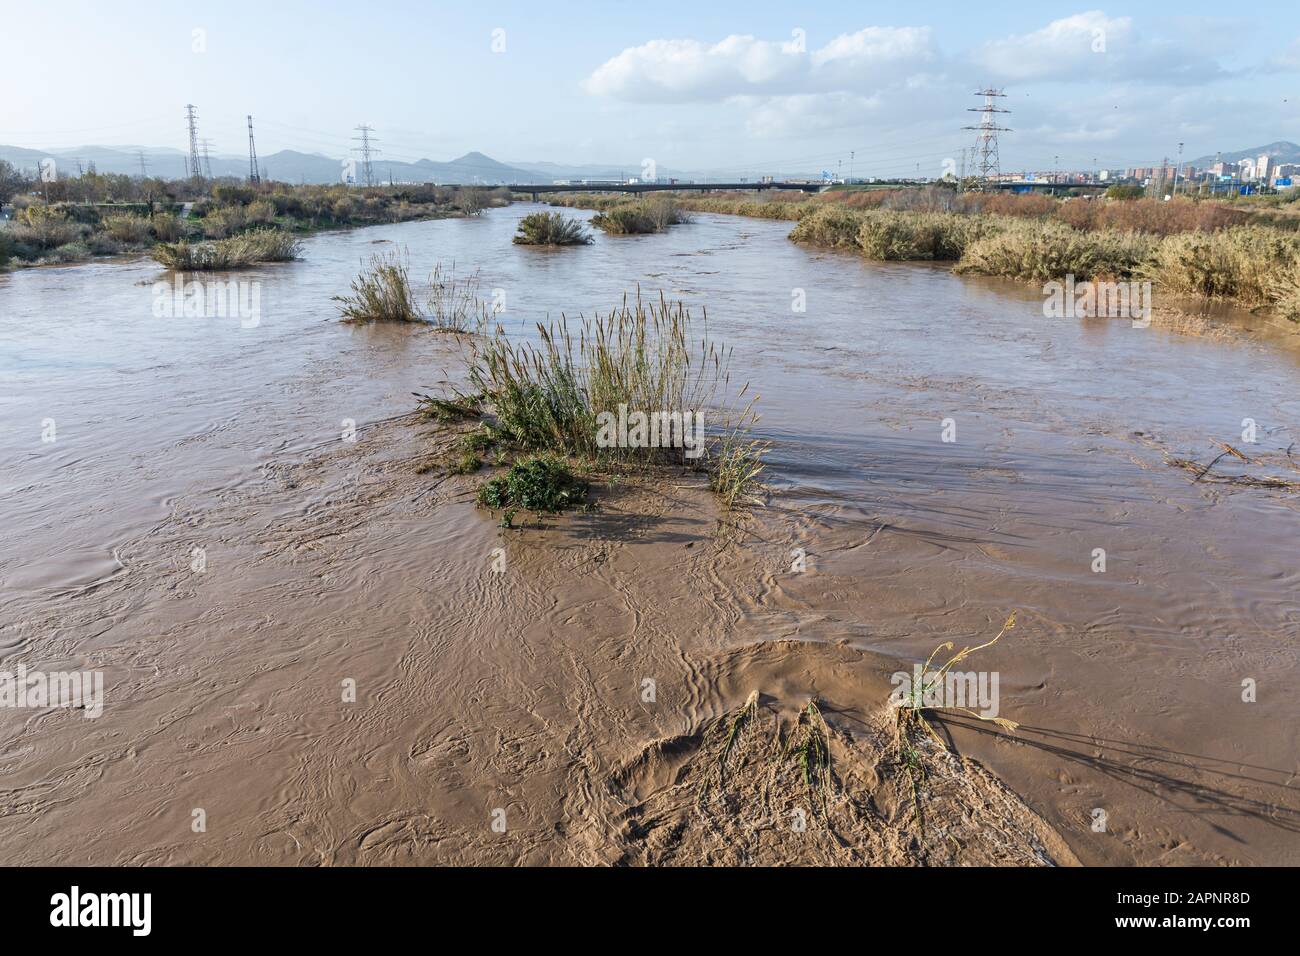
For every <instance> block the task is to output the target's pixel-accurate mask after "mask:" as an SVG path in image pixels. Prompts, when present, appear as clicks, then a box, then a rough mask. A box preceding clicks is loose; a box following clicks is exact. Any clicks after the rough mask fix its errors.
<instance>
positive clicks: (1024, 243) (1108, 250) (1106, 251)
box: [956, 219, 1155, 282]
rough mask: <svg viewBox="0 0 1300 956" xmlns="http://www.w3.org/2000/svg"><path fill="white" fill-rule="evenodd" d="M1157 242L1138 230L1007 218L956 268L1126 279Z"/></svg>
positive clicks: (1015, 275) (1032, 277)
mask: <svg viewBox="0 0 1300 956" xmlns="http://www.w3.org/2000/svg"><path fill="white" fill-rule="evenodd" d="M1154 245H1155V241H1154V240H1153V239H1152V238H1151V237H1149V236H1143V235H1140V234H1138V233H1132V232H1128V233H1121V232H1096V233H1088V232H1080V231H1079V230H1077V229H1072V228H1070V227H1069V226H1065V225H1062V224H1060V223H1056V222H1051V221H1038V220H1029V219H1025V220H1014V221H1011V220H1009V221H1007V222H1006V223H1005V227H1004V228H1002V229H1000V230H997V231H994V232H992V233H990V234H988V235H986V236H984V237H982V238H980V239H977V240H975V241H974V242H973V243H971V244H970V245H969V246H968V247H967V248H966V251H965V254H964V255H963V256H962V258H961V261H960V262H958V263H957V267H956V270H957V271H958V272H967V273H977V274H979V275H990V276H1005V277H1007V278H1011V279H1022V280H1028V281H1037V282H1047V281H1050V280H1052V279H1061V278H1064V277H1065V276H1067V275H1073V276H1074V277H1075V278H1076V279H1080V280H1084V281H1087V280H1091V279H1104V278H1110V279H1127V278H1129V277H1130V276H1132V275H1133V274H1134V273H1135V272H1137V270H1138V269H1139V267H1140V266H1141V264H1142V262H1143V260H1145V259H1146V257H1147V255H1148V254H1149V253H1150V251H1151V249H1152V248H1153V246H1154Z"/></svg>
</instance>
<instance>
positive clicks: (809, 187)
mask: <svg viewBox="0 0 1300 956" xmlns="http://www.w3.org/2000/svg"><path fill="white" fill-rule="evenodd" d="M506 188H507V189H509V190H511V191H512V192H517V193H529V194H531V195H532V197H533V201H534V202H536V201H537V197H538V196H540V195H542V194H544V193H658V192H671V193H680V192H701V193H703V192H713V191H714V190H726V191H728V192H735V191H739V190H742V189H749V190H753V191H755V192H762V191H763V190H765V189H785V190H797V191H798V192H804V193H819V192H821V191H822V190H823V189H825V188H826V186H825V185H824V184H822V183H585V184H584V183H567V184H552V185H549V186H525V185H513V184H512V185H508V186H506Z"/></svg>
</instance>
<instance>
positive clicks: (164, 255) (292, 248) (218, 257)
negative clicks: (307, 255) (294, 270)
mask: <svg viewBox="0 0 1300 956" xmlns="http://www.w3.org/2000/svg"><path fill="white" fill-rule="evenodd" d="M301 249H302V243H301V242H300V241H299V240H298V239H296V238H295V237H293V236H291V235H289V234H288V233H284V232H278V231H276V230H273V229H258V230H255V231H253V232H245V233H242V234H241V235H238V236H232V237H231V238H229V239H217V240H213V241H210V242H184V241H182V242H176V243H166V242H160V243H158V244H157V245H155V246H154V247H153V248H152V249H151V250H150V255H152V256H153V257H154V259H155V260H157V261H158V262H159V263H161V264H162V265H164V266H166V267H167V268H169V269H175V270H178V271H185V272H192V271H194V272H201V271H214V270H217V271H219V270H226V269H240V268H243V267H245V266H250V265H254V264H256V263H260V262H289V261H291V260H293V259H296V258H298V253H299V252H300V251H301Z"/></svg>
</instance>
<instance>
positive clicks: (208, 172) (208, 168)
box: [199, 139, 212, 179]
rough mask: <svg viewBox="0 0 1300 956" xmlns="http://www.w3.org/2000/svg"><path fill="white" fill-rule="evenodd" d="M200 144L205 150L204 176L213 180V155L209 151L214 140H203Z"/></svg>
mask: <svg viewBox="0 0 1300 956" xmlns="http://www.w3.org/2000/svg"><path fill="white" fill-rule="evenodd" d="M199 144H200V145H201V146H202V148H203V170H204V175H205V176H206V177H207V178H208V179H211V178H212V157H211V155H209V153H208V150H209V148H210V147H211V146H212V140H210V139H201V140H199Z"/></svg>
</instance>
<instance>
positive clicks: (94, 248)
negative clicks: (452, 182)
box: [0, 173, 510, 265]
mask: <svg viewBox="0 0 1300 956" xmlns="http://www.w3.org/2000/svg"><path fill="white" fill-rule="evenodd" d="M83 180H84V182H83ZM27 185H28V186H31V185H32V184H30V183H29V184H27ZM39 185H40V186H41V187H42V192H41V194H40V195H34V194H33V193H32V192H30V191H19V192H18V193H17V194H16V195H15V196H14V197H13V208H14V218H13V220H12V221H11V222H5V223H0V259H8V260H12V263H13V264H16V265H46V264H51V263H64V262H77V261H81V260H85V259H90V258H93V257H96V256H114V255H127V254H142V253H147V252H149V251H150V250H151V249H152V248H153V247H154V246H155V245H156V244H158V243H169V244H175V243H186V244H193V243H200V242H204V241H219V240H225V239H234V238H236V237H239V236H241V235H244V234H246V233H250V232H260V231H268V230H270V231H276V232H282V233H292V234H296V235H300V236H301V235H305V234H308V233H311V232H315V231H318V230H322V229H343V228H350V227H356V226H370V225H381V224H385V223H396V222H409V221H413V220H421V219H441V218H449V217H463V216H476V215H478V214H479V213H480V212H481V211H482V210H484V209H486V208H490V207H495V206H504V205H507V204H508V203H509V201H510V197H509V193H508V192H507V191H505V190H497V189H485V188H481V187H458V186H433V185H409V186H385V187H374V188H360V187H355V186H344V185H342V184H340V185H337V186H307V185H304V186H291V185H288V184H285V183H265V184H261V185H257V186H251V185H242V184H239V183H237V182H236V181H234V180H230V181H226V182H219V183H209V184H202V185H200V184H197V183H195V182H193V181H189V180H186V181H182V182H170V181H166V182H165V181H162V180H133V179H131V178H130V177H126V176H97V175H95V174H89V173H88V174H86V175H85V176H83V177H82V178H81V179H80V180H59V181H57V182H55V183H49V184H39ZM74 185H75V187H76V188H74ZM47 195H48V197H49V198H48V199H47V198H46V197H47ZM261 241H265V240H261ZM162 255H163V256H164V257H166V256H169V255H171V253H163V254H162ZM160 261H162V259H161V258H160Z"/></svg>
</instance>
